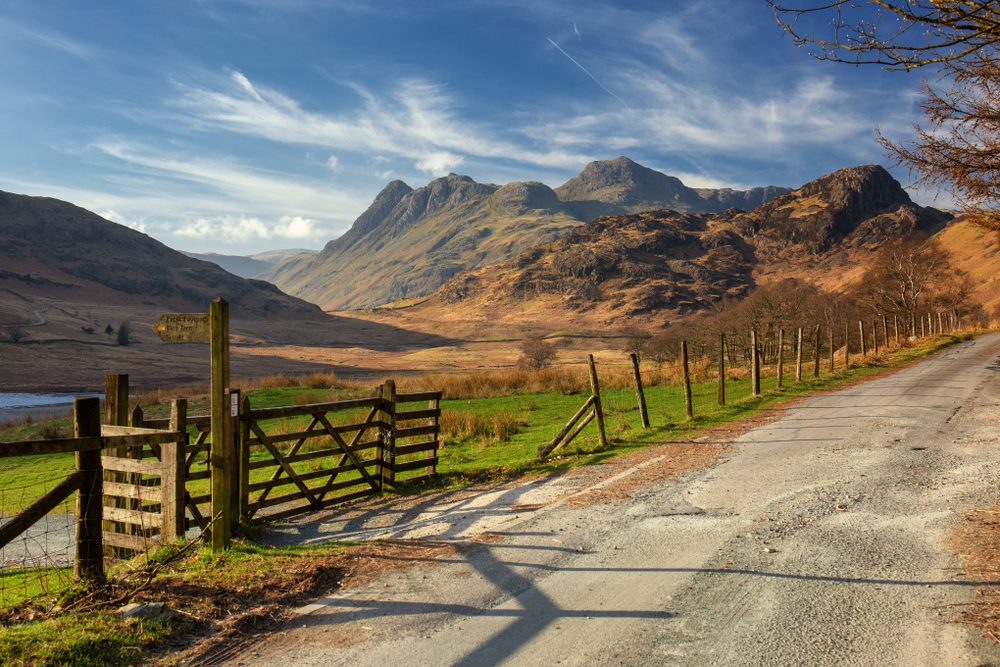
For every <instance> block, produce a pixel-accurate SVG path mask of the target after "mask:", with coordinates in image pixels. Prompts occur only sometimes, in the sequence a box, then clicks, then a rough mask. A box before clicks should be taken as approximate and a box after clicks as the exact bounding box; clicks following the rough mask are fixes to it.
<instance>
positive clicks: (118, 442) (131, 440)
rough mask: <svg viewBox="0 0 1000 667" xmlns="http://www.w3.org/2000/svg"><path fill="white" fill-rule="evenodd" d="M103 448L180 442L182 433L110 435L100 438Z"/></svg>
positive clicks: (161, 432)
mask: <svg viewBox="0 0 1000 667" xmlns="http://www.w3.org/2000/svg"><path fill="white" fill-rule="evenodd" d="M101 439H102V440H104V446H105V448H108V449H120V448H122V447H142V446H145V445H149V446H152V445H162V444H163V443H165V442H180V441H181V440H183V439H184V434H183V433H171V432H169V431H157V432H156V433H148V434H145V435H110V436H102V438H101Z"/></svg>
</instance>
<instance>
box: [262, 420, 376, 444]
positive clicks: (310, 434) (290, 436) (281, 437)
mask: <svg viewBox="0 0 1000 667" xmlns="http://www.w3.org/2000/svg"><path fill="white" fill-rule="evenodd" d="M387 426H388V425H387V424H386V423H385V422H380V421H372V422H368V423H365V424H348V425H346V426H332V428H333V432H334V433H338V434H339V433H351V432H353V431H362V432H363V431H369V430H371V429H373V428H386V427H387ZM326 435H329V432H328V431H326V430H325V429H324V430H319V429H315V430H312V431H299V432H298V433H276V434H274V435H269V436H268V438H267V439H268V440H270V441H271V444H275V445H276V444H278V443H282V442H291V441H292V440H298V439H299V438H302V437H306V438H319V437H323V436H326ZM247 444H249V445H250V446H251V447H260V446H261V445H262V444H263V443H262V442H261V441H260V438H250V439H249V440H248V441H247Z"/></svg>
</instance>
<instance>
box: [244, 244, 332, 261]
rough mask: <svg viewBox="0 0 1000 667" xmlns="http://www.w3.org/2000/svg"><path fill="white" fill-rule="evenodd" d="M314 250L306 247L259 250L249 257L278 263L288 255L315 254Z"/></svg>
mask: <svg viewBox="0 0 1000 667" xmlns="http://www.w3.org/2000/svg"><path fill="white" fill-rule="evenodd" d="M315 254H316V251H315V250H309V249H308V248H284V249H282V250H268V251H267V252H259V253H257V254H256V255H250V259H259V260H261V261H262V262H267V263H268V264H280V263H281V262H283V261H285V260H286V259H288V258H289V257H295V256H296V255H315Z"/></svg>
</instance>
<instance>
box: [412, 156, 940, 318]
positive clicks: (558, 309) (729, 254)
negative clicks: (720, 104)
mask: <svg viewBox="0 0 1000 667" xmlns="http://www.w3.org/2000/svg"><path fill="white" fill-rule="evenodd" d="M952 217H953V216H952V215H951V214H950V213H946V212H943V211H940V210H937V209H934V208H929V207H921V206H918V205H916V204H914V203H913V202H912V201H911V200H910V198H909V196H908V195H907V194H906V191H905V190H903V188H902V187H901V186H900V185H899V183H898V182H897V181H896V180H895V179H893V178H892V176H891V175H890V174H889V173H888V172H887V171H886V170H885V169H883V168H882V167H880V166H877V165H864V166H860V167H852V168H848V169H842V170H840V171H837V172H835V173H833V174H829V175H827V176H824V177H822V178H820V179H817V180H815V181H812V182H810V183H807V184H805V185H803V186H802V187H801V188H798V189H796V190H794V191H790V192H786V193H782V194H779V195H778V196H776V197H774V198H773V199H771V200H770V201H767V202H765V203H763V204H761V205H760V206H758V207H756V208H754V209H753V210H751V211H743V210H741V209H737V208H732V209H728V210H726V211H723V212H721V213H681V212H678V211H675V210H657V211H649V212H643V213H630V214H625V215H617V216H603V217H600V218H598V219H596V220H592V221H591V222H588V223H586V224H583V225H580V226H578V227H576V228H575V229H573V230H572V231H570V232H569V233H567V234H566V235H564V236H563V237H561V238H560V239H558V240H555V241H552V242H549V243H543V244H538V245H535V246H532V247H530V248H528V249H526V250H525V251H524V252H522V253H521V254H520V255H519V256H517V257H516V258H514V259H511V260H509V261H507V262H504V263H501V264H498V265H495V266H492V267H487V268H483V269H479V270H475V271H464V272H461V273H458V274H456V275H454V276H453V277H451V278H450V279H449V280H448V281H447V282H446V283H445V284H444V285H443V286H442V287H441V288H440V289H439V290H438V291H437V292H436V293H435V294H434V295H433V296H432V297H430V298H429V299H425V300H423V301H422V302H421V303H419V304H416V306H415V312H414V314H413V317H422V318H425V319H429V320H435V319H439V318H443V317H445V313H447V317H453V318H459V319H463V318H464V319H467V320H470V321H474V320H477V319H478V320H484V321H490V322H499V321H501V320H503V319H504V318H510V317H513V318H515V319H516V318H517V317H523V314H524V313H529V314H533V315H531V316H532V317H537V316H538V314H539V313H547V314H548V316H549V317H553V318H554V317H556V316H557V314H561V313H569V314H570V315H571V316H574V317H577V319H578V320H586V321H587V322H589V323H590V324H592V325H595V326H599V325H603V326H608V325H615V324H616V323H618V325H619V326H621V323H622V322H627V321H628V318H633V317H637V316H638V317H649V316H653V317H654V318H655V319H658V320H661V321H674V320H677V319H680V318H683V317H684V316H685V315H686V314H690V313H693V312H696V311H700V310H705V309H708V308H710V307H712V306H713V304H715V303H717V302H718V301H720V300H722V299H724V298H727V297H730V298H739V297H743V296H746V295H747V294H749V293H750V292H751V291H752V290H753V289H754V288H755V287H756V285H757V284H758V283H759V282H762V281H767V280H770V279H774V278H784V277H800V278H805V279H807V280H809V281H810V282H813V283H815V284H819V285H823V286H825V287H828V288H834V289H836V288H838V287H843V286H844V285H845V284H846V283H848V282H849V281H850V280H852V279H853V278H855V277H856V276H857V275H858V274H859V273H860V272H861V271H863V270H864V267H865V262H866V261H867V260H868V259H869V258H870V257H871V255H872V253H873V252H874V251H875V250H877V249H878V248H880V247H881V246H883V245H884V244H886V243H892V242H894V241H897V240H898V239H900V238H902V237H904V236H906V235H908V234H910V233H912V232H915V231H919V232H925V233H927V234H934V233H937V232H940V231H942V230H943V229H944V228H945V225H946V224H947V223H948V222H949V220H951V219H952ZM400 305H404V304H400ZM409 310H411V309H407V312H409ZM518 313H520V314H521V315H518Z"/></svg>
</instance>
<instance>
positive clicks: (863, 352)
mask: <svg viewBox="0 0 1000 667" xmlns="http://www.w3.org/2000/svg"><path fill="white" fill-rule="evenodd" d="M858 334H859V335H860V337H861V357H862V358H864V357H867V356H868V348H867V347H866V346H865V323H864V322H862V321H861V320H858Z"/></svg>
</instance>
